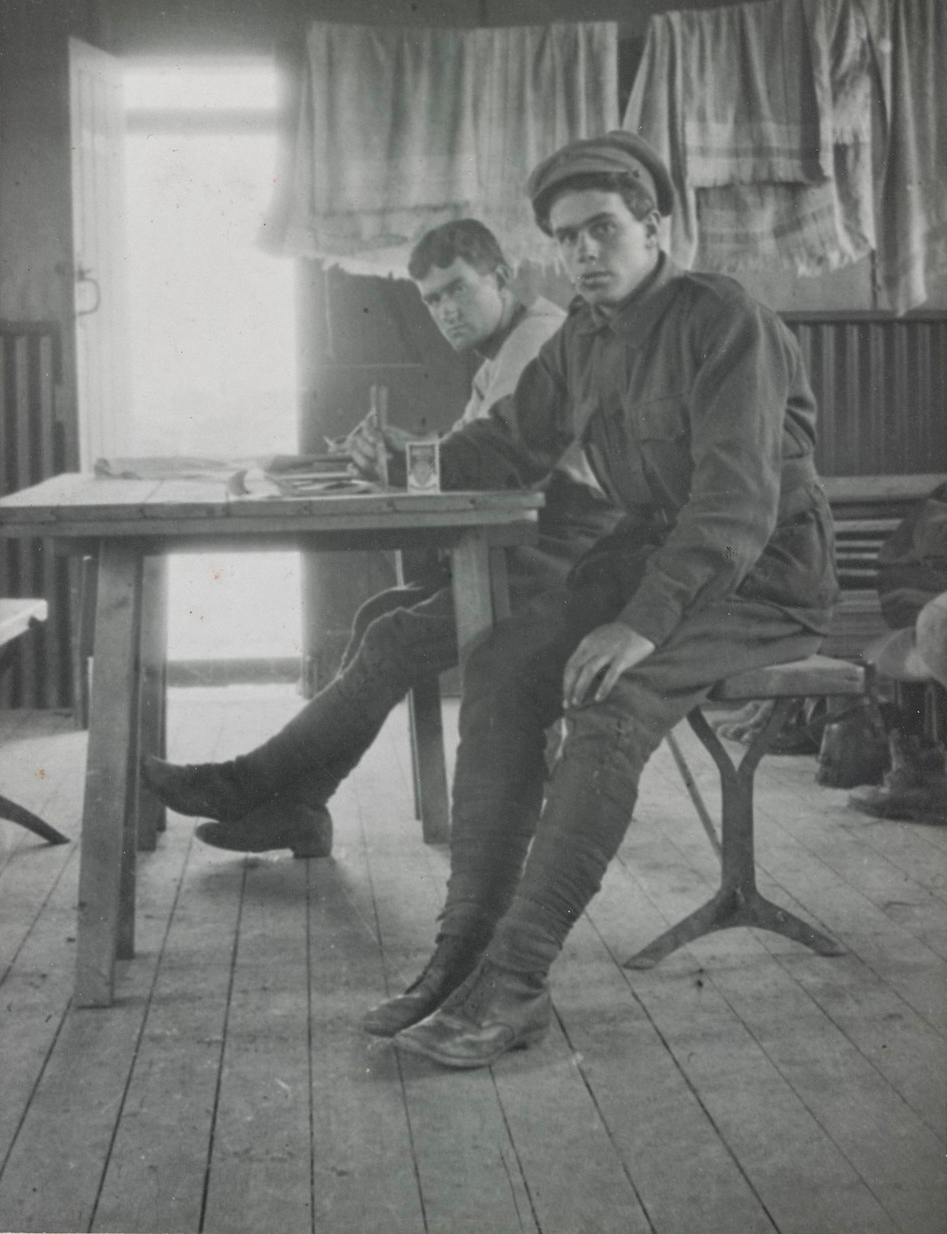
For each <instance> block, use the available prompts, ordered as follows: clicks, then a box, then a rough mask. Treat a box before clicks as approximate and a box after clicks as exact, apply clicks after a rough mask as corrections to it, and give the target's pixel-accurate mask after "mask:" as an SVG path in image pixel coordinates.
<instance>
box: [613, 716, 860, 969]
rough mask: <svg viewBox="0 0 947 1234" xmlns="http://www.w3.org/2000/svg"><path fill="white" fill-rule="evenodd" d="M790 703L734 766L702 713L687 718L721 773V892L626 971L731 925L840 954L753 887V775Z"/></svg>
mask: <svg viewBox="0 0 947 1234" xmlns="http://www.w3.org/2000/svg"><path fill="white" fill-rule="evenodd" d="M792 701H793V700H792V699H789V698H782V699H780V700H779V701H778V702H777V704H776V706H775V707H774V709H773V713H772V715H771V716H770V717H769V720H768V721H767V722H766V724H765V725H764V727H763V729H762V730H761V731H760V732H759V733H758V734H757V736H756V737H755V738H754V740H753V742H752V744H751V745H750V747H749V749H748V750H747V752H746V754H745V755H744V756H743V760H742V762H741V763H740V765H739V767H736V766H734V764H733V762H732V761H731V759H730V756H729V755H728V754H727V752H726V750H725V749H724V748H723V745H722V744H721V742H720V739H719V738H718V737H717V734H716V733H715V732H714V731H713V729H712V728H711V727H710V725H709V724H708V722H707V720H706V718H705V716H704V714H703V712H702V711H701V710H700V708H699V707H696V708H695V709H694V710H693V711H692V712H691V713H690V715H689V716H688V717H687V719H688V721H689V723H690V726H691V728H692V729H693V730H694V732H695V733H696V734H697V736H698V737H699V738H700V740H701V741H702V742H703V743H704V745H705V746H706V747H707V749H708V750H709V751H710V754H711V757H712V758H713V760H714V762H715V763H716V764H717V767H718V768H719V770H720V780H721V788H722V811H721V814H722V824H721V830H722V833H723V836H722V839H723V845H722V856H721V878H720V889H719V891H718V892H717V894H716V895H715V896H714V897H713V898H712V899H710V900H708V901H707V903H706V904H704V905H703V906H702V907H701V908H698V909H697V910H696V912H693V913H691V914H690V915H689V916H688V917H685V918H684V919H683V920H682V921H679V922H678V923H677V925H675V926H672V927H671V929H670V930H667V931H665V933H664V934H662V935H661V936H660V937H659V938H656V939H655V940H654V942H652V943H649V944H648V946H647V947H645V948H643V949H642V950H641V951H639V952H638V953H637V954H636V955H633V956H632V957H631V959H630V960H626V961H625V965H624V967H625V968H653V967H654V965H655V964H658V963H659V962H660V961H661V960H663V959H664V957H665V956H669V955H670V954H671V952H672V951H677V949H678V948H679V947H683V946H684V944H685V943H690V942H693V941H694V939H697V938H701V937H703V935H705V934H712V933H713V932H714V931H715V930H728V929H731V928H733V927H734V926H752V927H754V928H756V929H760V930H771V931H772V932H773V933H775V934H783V935H785V937H786V938H791V939H793V940H794V941H795V942H797V943H804V944H805V946H807V947H810V948H811V949H812V950H813V951H816V952H818V954H819V955H825V956H835V955H843V954H844V949H843V948H842V947H840V946H839V944H838V943H837V942H835V940H834V939H831V938H829V937H828V936H827V935H826V934H822V933H821V932H820V931H819V930H817V929H815V927H814V926H811V925H809V924H808V923H807V922H805V921H803V920H802V918H801V917H797V916H796V915H795V914H794V913H790V912H789V911H788V910H787V909H785V908H780V907H779V906H778V905H777V904H774V903H773V902H772V901H771V900H767V899H766V898H765V896H762V895H760V893H759V891H758V890H757V887H756V863H755V859H754V855H753V776H754V773H755V771H756V767H757V764H758V763H759V761H760V759H761V758H762V757H763V755H764V754H765V753H766V751H767V750H768V749H769V747H770V745H771V743H772V742H773V741H774V740H775V739H776V737H777V736H778V734H779V731H780V729H781V728H782V727H783V724H784V723H785V721H786V717H787V715H788V712H789V708H790V705H791V703H792Z"/></svg>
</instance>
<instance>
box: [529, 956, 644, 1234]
mask: <svg viewBox="0 0 947 1234" xmlns="http://www.w3.org/2000/svg"><path fill="white" fill-rule="evenodd" d="M600 937H601V936H600ZM612 958H613V959H614V957H612ZM553 1014H554V1015H555V1017H556V1020H557V1021H558V1023H559V1027H560V1029H561V1030H562V1035H563V1037H565V1040H566V1045H567V1046H568V1047H569V1052H570V1053H571V1055H572V1058H573V1061H574V1062H575V1065H576V1069H577V1070H578V1072H579V1075H580V1076H581V1078H582V1083H583V1084H584V1085H585V1091H586V1092H587V1093H588V1095H589V1099H590V1100H591V1102H592V1105H593V1106H594V1107H595V1112H596V1114H598V1116H599V1119H600V1120H601V1123H602V1126H603V1128H604V1129H605V1134H606V1135H607V1136H608V1142H609V1143H610V1144H611V1146H612V1148H613V1149H614V1150H615V1156H616V1158H617V1159H618V1163H619V1165H620V1166H621V1170H622V1173H623V1174H624V1176H625V1177H626V1178H627V1179H628V1186H629V1187H630V1188H631V1190H632V1194H633V1195H634V1197H635V1199H636V1200H637V1201H638V1206H639V1207H640V1209H641V1211H642V1212H643V1213H644V1219H645V1221H647V1223H648V1229H649V1230H650V1231H651V1234H656V1232H657V1227H656V1226H655V1224H654V1220H653V1219H652V1216H651V1214H650V1212H649V1211H648V1206H647V1204H645V1202H644V1196H643V1195H642V1194H641V1192H640V1191H639V1190H638V1185H637V1183H636V1182H635V1180H634V1179H633V1178H632V1176H631V1170H630V1169H629V1168H628V1162H627V1161H626V1160H625V1158H624V1156H623V1155H622V1153H621V1151H620V1149H619V1147H618V1144H617V1142H616V1140H615V1136H614V1135H613V1133H612V1129H611V1127H610V1126H609V1122H608V1119H607V1117H606V1116H605V1111H604V1110H603V1109H602V1107H601V1105H600V1104H599V1101H598V1098H597V1097H596V1095H595V1089H594V1088H593V1087H592V1083H591V1081H590V1080H589V1077H588V1075H587V1074H586V1070H585V1067H584V1065H583V1063H582V1059H581V1057H580V1054H579V1051H578V1050H576V1048H575V1046H573V1044H572V1038H571V1037H570V1036H569V1030H568V1028H567V1027H566V1023H565V1020H563V1018H562V1016H561V1015H560V1014H559V1012H558V1011H557V1010H556V1008H555V1007H553ZM662 1044H664V1043H663V1042H662Z"/></svg>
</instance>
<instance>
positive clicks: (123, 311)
mask: <svg viewBox="0 0 947 1234" xmlns="http://www.w3.org/2000/svg"><path fill="white" fill-rule="evenodd" d="M69 94H70V127H71V137H72V212H73V247H74V254H75V268H74V278H75V313H76V369H77V383H78V407H79V463H80V466H81V467H82V468H84V469H85V468H88V467H91V466H92V464H93V463H94V462H95V460H96V459H97V458H99V457H100V456H103V455H107V454H127V453H128V449H127V442H128V421H129V415H128V409H129V401H128V365H127V355H128V336H127V321H128V313H127V295H126V269H125V210H124V174H125V173H124V127H125V121H124V112H123V106H122V80H121V71H120V62H119V61H118V60H117V59H116V58H115V57H114V56H109V55H107V54H106V53H105V52H103V51H100V50H99V49H98V48H96V47H90V46H89V45H88V44H87V43H83V42H80V40H78V39H70V40H69Z"/></svg>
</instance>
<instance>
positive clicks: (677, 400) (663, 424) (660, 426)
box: [626, 392, 690, 441]
mask: <svg viewBox="0 0 947 1234" xmlns="http://www.w3.org/2000/svg"><path fill="white" fill-rule="evenodd" d="M626 417H627V419H628V420H629V422H630V423H629V427H630V428H631V429H632V432H634V433H635V434H636V436H637V437H638V439H639V440H640V441H679V440H681V439H682V438H684V439H686V438H688V437H689V435H690V433H689V429H688V422H687V406H686V404H685V401H684V394H683V392H680V393H675V394H663V395H661V396H660V397H659V398H649V399H647V400H645V401H642V402H636V403H630V404H629V405H628V407H627V408H626Z"/></svg>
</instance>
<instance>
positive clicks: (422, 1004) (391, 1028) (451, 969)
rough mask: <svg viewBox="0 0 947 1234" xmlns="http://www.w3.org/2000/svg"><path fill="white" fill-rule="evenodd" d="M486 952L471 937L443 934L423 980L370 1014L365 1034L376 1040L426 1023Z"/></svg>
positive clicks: (366, 1020) (412, 984)
mask: <svg viewBox="0 0 947 1234" xmlns="http://www.w3.org/2000/svg"><path fill="white" fill-rule="evenodd" d="M482 951H483V946H482V945H478V944H476V943H475V942H473V940H471V939H469V938H454V937H452V936H451V935H442V936H441V938H439V939H438V940H437V946H436V948H435V950H434V954H433V955H432V956H431V958H430V960H428V962H427V966H426V967H425V969H424V971H423V972H422V973H421V975H420V977H418V978H417V980H416V981H413V982H412V983H411V985H409V986H408V988H407V989H406V990H405V992H404V993H403V994H399V995H398V996H397V997H396V998H389V999H387V1000H386V1001H385V1002H383V1003H379V1004H378V1006H377V1007H373V1008H372V1009H371V1011H369V1012H368V1013H367V1015H366V1016H365V1018H364V1019H363V1021H362V1027H363V1028H364V1029H365V1032H366V1033H371V1034H372V1036H374V1037H393V1036H394V1035H395V1033H400V1032H401V1030H402V1029H404V1028H408V1027H410V1025H412V1024H417V1022H418V1021H419V1020H423V1019H424V1017H425V1016H427V1015H430V1014H431V1012H432V1011H434V1010H436V1009H437V1008H438V1007H439V1006H440V1005H441V1003H442V1002H443V1001H444V999H445V998H447V996H448V995H449V994H451V993H452V992H453V991H454V990H456V989H457V987H458V986H459V985H461V984H462V983H463V981H464V980H465V978H467V977H468V976H469V975H470V973H471V972H472V971H473V969H475V968H476V966H477V961H478V960H479V959H480V955H481V953H482Z"/></svg>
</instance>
